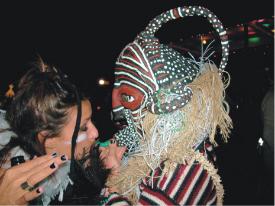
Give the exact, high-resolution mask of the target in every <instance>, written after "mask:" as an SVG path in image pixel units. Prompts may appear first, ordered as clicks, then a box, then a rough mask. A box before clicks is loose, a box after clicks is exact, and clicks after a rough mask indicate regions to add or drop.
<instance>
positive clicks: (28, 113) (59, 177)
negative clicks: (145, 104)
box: [0, 63, 112, 205]
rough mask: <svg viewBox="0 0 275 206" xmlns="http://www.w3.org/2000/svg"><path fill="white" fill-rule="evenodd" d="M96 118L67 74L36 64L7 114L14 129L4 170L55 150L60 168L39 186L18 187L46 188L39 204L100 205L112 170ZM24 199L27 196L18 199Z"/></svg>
mask: <svg viewBox="0 0 275 206" xmlns="http://www.w3.org/2000/svg"><path fill="white" fill-rule="evenodd" d="M91 117H92V107H91V104H90V101H89V100H88V98H87V97H85V96H84V95H83V94H81V93H79V92H78V91H77V89H76V87H75V86H74V85H73V84H72V83H71V82H70V81H69V79H68V77H67V76H66V75H64V74H63V73H61V72H60V71H59V70H57V69H56V68H54V67H50V66H47V65H45V64H44V63H41V64H40V66H36V67H35V68H32V69H31V70H29V71H28V72H27V73H26V74H25V75H24V76H23V77H22V78H21V80H20V82H19V84H18V90H17V92H16V95H15V97H14V99H13V101H12V103H11V105H10V107H9V109H8V111H7V113H6V114H5V119H6V120H7V123H8V125H9V128H8V129H9V130H10V131H12V132H13V133H12V135H8V137H5V138H2V136H3V134H2V136H1V138H0V145H4V146H3V148H2V149H1V151H0V164H1V165H0V167H1V171H2V172H5V171H6V170H7V171H10V170H11V169H9V168H10V167H11V159H12V158H16V157H18V156H23V157H24V159H25V160H31V159H33V158H35V157H37V156H38V157H39V156H43V155H46V154H51V155H52V158H57V157H58V158H57V159H59V160H58V161H56V162H57V163H52V164H51V165H50V168H51V169H55V170H56V171H55V172H54V173H53V174H52V175H50V176H48V177H47V178H46V179H44V180H43V181H42V182H40V184H39V185H32V184H35V183H36V182H37V181H36V182H35V181H31V179H30V178H29V179H26V180H25V181H24V182H22V183H21V184H19V185H18V187H19V186H20V188H19V189H18V190H20V191H21V192H22V191H29V192H32V190H34V189H37V188H38V186H39V188H41V190H40V192H42V191H43V192H42V194H41V195H40V196H39V197H38V198H37V199H36V200H35V201H34V202H32V203H33V204H43V205H48V204H96V203H97V202H98V201H100V192H101V189H102V188H103V187H104V183H105V178H106V177H107V174H108V172H109V170H107V169H104V168H103V167H102V163H101V160H100V158H99V145H98V144H96V139H97V138H98V131H97V129H96V127H95V125H94V124H93V123H92V121H91ZM5 131H7V129H6V130H5ZM0 135H1V134H0ZM7 142H8V143H7ZM54 160H55V159H54ZM60 160H61V161H60ZM51 161H53V160H51ZM30 162H32V161H30ZM61 163H62V165H61ZM29 164H30V163H29ZM58 165H59V168H58V169H56V167H57V166H58ZM48 166H49V165H48ZM17 167H18V166H17ZM110 167H112V166H110ZM13 171H15V170H13ZM18 175H20V174H18ZM6 176H7V175H6ZM45 176H46V175H45ZM5 178H6V177H5V173H4V176H2V179H3V180H5ZM6 179H7V178H6ZM2 186H3V185H2ZM38 191H39V190H38ZM24 198H25V200H26V201H27V200H29V199H30V198H29V199H28V198H26V196H24ZM21 199H22V197H21ZM0 200H1V198H0ZM0 202H1V201H0ZM19 203H22V201H21V202H20V201H19V202H14V204H19ZM4 204H7V203H5V202H4Z"/></svg>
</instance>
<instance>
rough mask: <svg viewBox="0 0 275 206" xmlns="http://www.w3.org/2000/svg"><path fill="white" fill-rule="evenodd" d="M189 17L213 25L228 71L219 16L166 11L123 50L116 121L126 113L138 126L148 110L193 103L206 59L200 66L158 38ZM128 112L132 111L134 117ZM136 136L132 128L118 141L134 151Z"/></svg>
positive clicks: (188, 10)
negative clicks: (164, 29) (166, 25)
mask: <svg viewBox="0 0 275 206" xmlns="http://www.w3.org/2000/svg"><path fill="white" fill-rule="evenodd" d="M187 16H202V17H205V18H207V20H208V21H209V22H210V23H211V24H212V26H213V27H214V29H215V30H216V32H217V33H218V34H219V37H220V39H221V45H222V58H221V63H220V66H219V70H221V71H222V70H223V69H224V68H225V66H226V64H227V60H228V53H229V45H228V39H227V35H226V31H225V30H224V28H223V25H222V23H221V22H220V21H219V19H218V18H217V17H216V15H215V14H213V13H212V12H211V11H209V10H208V9H206V8H203V7H200V6H189V7H178V8H175V9H171V10H169V11H167V12H164V13H162V14H160V15H159V16H157V17H156V18H154V19H153V20H152V21H151V22H150V23H149V25H148V26H147V27H146V29H145V30H144V31H143V32H141V33H140V34H139V35H138V36H137V37H136V39H135V40H134V41H133V42H132V43H130V44H128V45H127V46H126V47H125V48H124V49H123V51H122V52H121V53H120V55H119V57H118V59H117V61H116V67H115V83H114V89H113V94H112V101H113V102H112V106H113V112H114V117H115V119H120V118H121V117H122V116H125V113H126V115H127V116H128V117H127V118H128V124H133V125H136V124H138V121H139V118H142V117H143V116H144V114H145V112H146V111H149V112H151V113H154V114H167V113H171V112H173V111H176V110H178V109H180V108H182V107H184V106H185V105H186V104H188V102H189V101H190V100H191V98H192V90H191V89H190V88H189V87H188V84H189V83H191V82H192V81H193V80H194V79H196V78H197V77H198V76H199V75H200V72H201V66H202V65H203V63H204V59H203V58H201V59H200V63H198V62H197V61H195V60H194V59H192V58H186V57H184V56H182V55H181V54H180V53H179V52H177V51H175V50H174V49H172V48H170V47H168V46H166V45H163V44H160V42H159V40H158V39H157V38H156V37H155V33H156V32H157V31H158V29H159V28H160V27H161V26H162V25H163V24H164V23H166V22H168V21H170V20H174V19H178V18H183V17H187ZM167 94H174V95H167ZM125 110H127V111H128V110H129V111H130V114H129V113H127V112H125ZM130 126H131V125H130ZM132 129H133V127H132ZM132 134H133V131H132V130H131V129H129V128H125V129H124V130H123V131H121V132H120V133H118V134H116V139H117V141H118V143H119V144H120V145H121V146H122V145H123V146H127V147H128V149H130V148H133V145H132V144H133V139H135V138H137V137H138V136H133V135H132ZM127 139H128V140H129V141H128V140H127Z"/></svg>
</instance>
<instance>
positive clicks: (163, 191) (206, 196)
mask: <svg viewBox="0 0 275 206" xmlns="http://www.w3.org/2000/svg"><path fill="white" fill-rule="evenodd" d="M197 149H198V150H199V151H201V152H202V154H203V155H204V156H205V157H207V159H208V160H210V161H211V160H215V157H214V154H213V148H212V145H211V144H209V143H208V142H207V143H206V142H204V143H203V144H202V145H201V146H200V148H197ZM210 157H211V158H210ZM163 169H164V162H163V163H162V164H161V165H160V167H159V168H157V169H156V170H154V171H153V178H151V177H147V178H144V179H143V181H142V183H141V184H140V191H141V195H140V199H139V201H138V203H137V204H140V205H216V203H217V194H216V189H215V186H214V183H213V181H212V178H211V177H210V175H209V174H208V172H207V171H206V170H205V169H203V166H202V165H201V164H199V163H194V164H191V165H187V164H177V165H176V167H175V169H174V170H171V171H170V172H168V173H165V172H164V170H163ZM152 179H153V181H152ZM115 200H117V201H115ZM106 205H119V206H120V205H129V201H128V200H127V199H126V198H123V197H121V196H120V197H119V196H118V195H117V196H113V197H110V198H109V199H108V201H107V203H106Z"/></svg>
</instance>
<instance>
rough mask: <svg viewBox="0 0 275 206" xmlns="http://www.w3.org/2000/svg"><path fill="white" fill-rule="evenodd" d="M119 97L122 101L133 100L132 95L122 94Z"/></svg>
mask: <svg viewBox="0 0 275 206" xmlns="http://www.w3.org/2000/svg"><path fill="white" fill-rule="evenodd" d="M121 98H122V100H123V101H124V102H133V101H134V100H135V98H134V97H133V96H131V95H127V94H122V95H121Z"/></svg>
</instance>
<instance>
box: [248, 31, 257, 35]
mask: <svg viewBox="0 0 275 206" xmlns="http://www.w3.org/2000/svg"><path fill="white" fill-rule="evenodd" d="M254 34H256V32H255V31H250V32H248V35H254Z"/></svg>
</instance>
